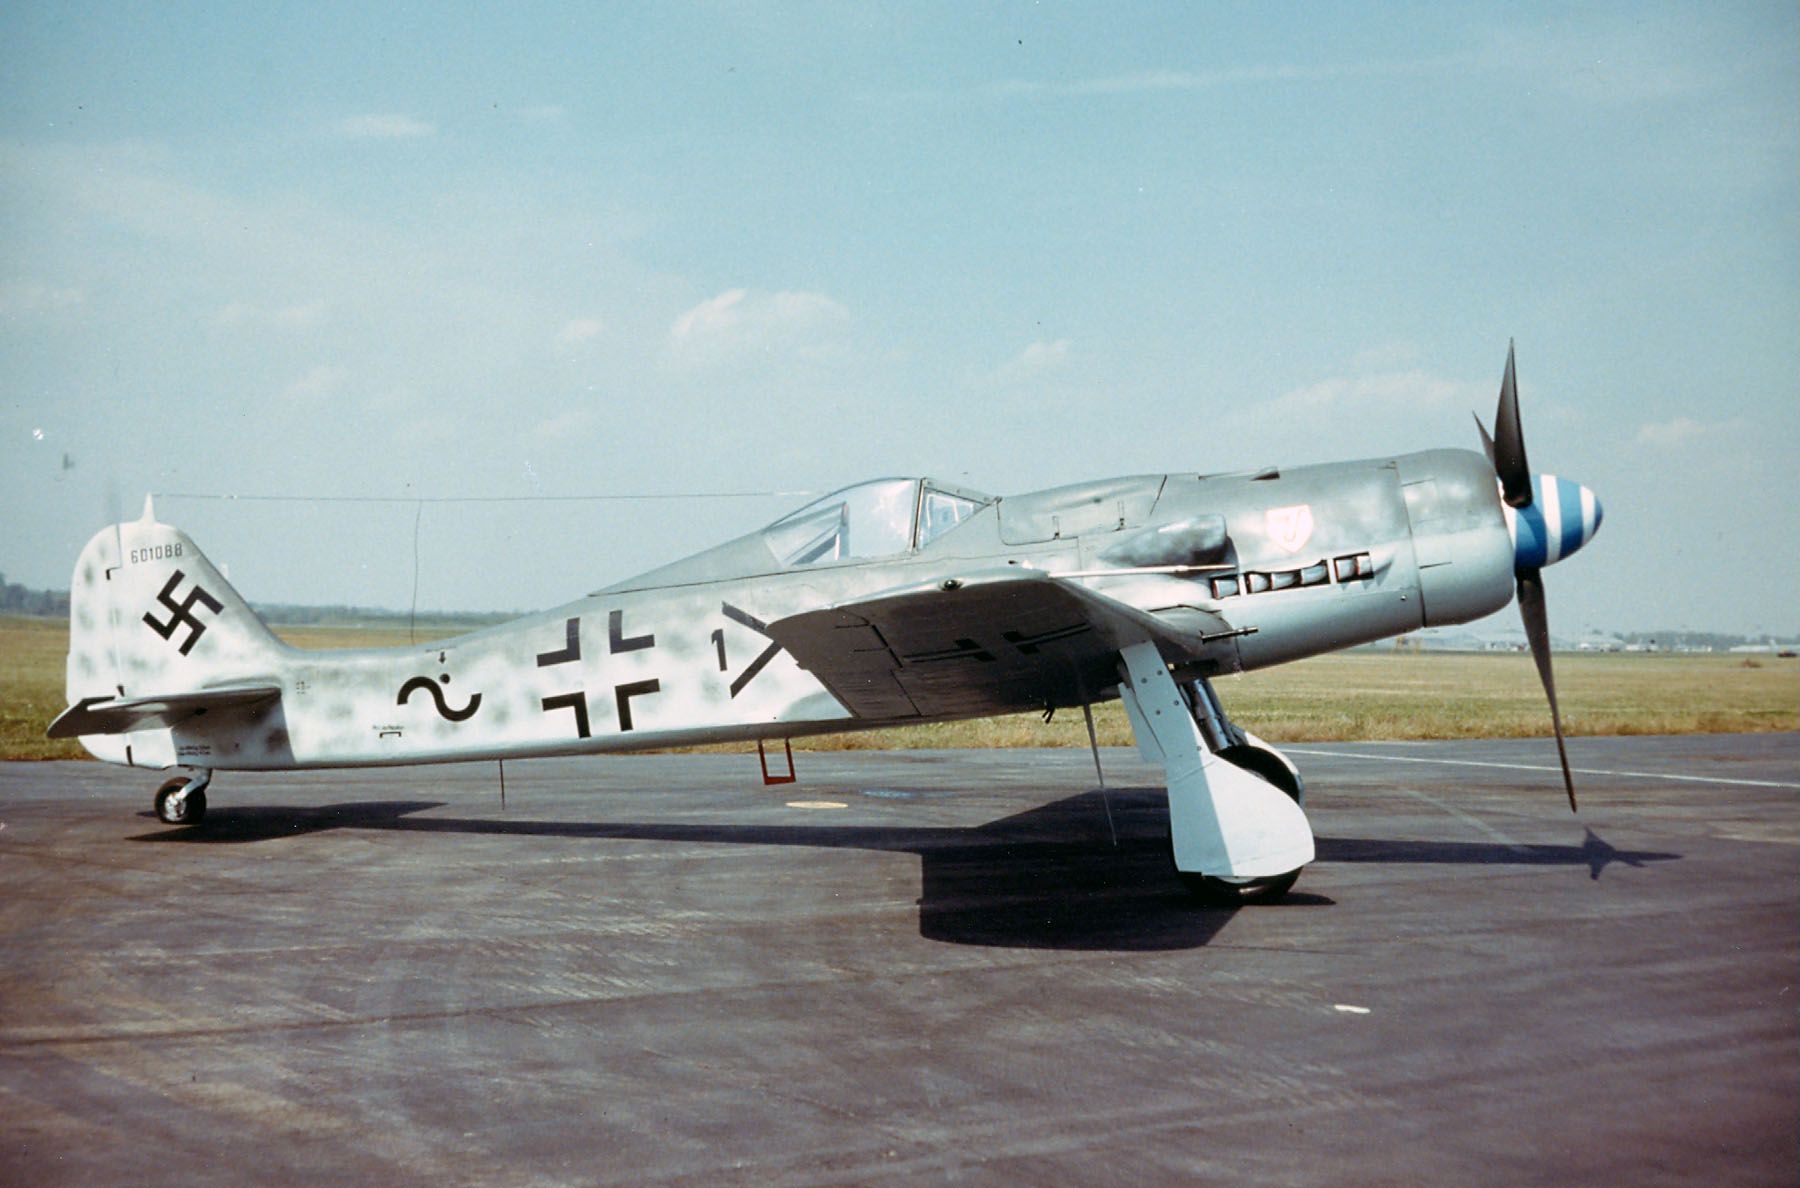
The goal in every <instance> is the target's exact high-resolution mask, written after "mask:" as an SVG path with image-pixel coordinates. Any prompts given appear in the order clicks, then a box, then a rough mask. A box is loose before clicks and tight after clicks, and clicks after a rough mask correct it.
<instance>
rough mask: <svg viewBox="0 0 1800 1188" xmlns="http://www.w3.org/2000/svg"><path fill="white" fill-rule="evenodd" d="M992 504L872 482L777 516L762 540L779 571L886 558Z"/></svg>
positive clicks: (906, 484)
mask: <svg viewBox="0 0 1800 1188" xmlns="http://www.w3.org/2000/svg"><path fill="white" fill-rule="evenodd" d="M993 501H994V500H993V497H992V496H989V495H983V494H981V493H980V492H978V491H970V490H966V489H958V488H952V487H948V486H946V485H944V484H942V483H936V482H933V481H932V480H930V479H922V478H884V479H872V480H870V481H869V482H866V483H858V484H856V485H855V486H853V487H845V488H844V489H843V490H841V491H834V492H832V493H831V494H830V495H826V496H825V497H823V498H821V499H815V500H813V502H811V503H809V504H807V505H806V506H805V507H803V508H801V509H800V510H799V511H796V512H793V513H792V514H790V515H786V516H783V517H782V518H781V519H779V520H776V521H775V522H774V523H773V524H770V525H769V526H768V527H767V528H765V529H764V530H763V540H764V541H765V542H766V543H767V544H768V546H769V550H770V551H771V552H773V553H774V554H775V556H776V558H777V559H779V560H780V562H781V564H783V565H784V566H801V565H821V564H824V563H826V562H829V561H847V560H850V559H852V558H858V559H867V558H871V557H891V556H895V555H897V554H900V553H906V552H910V551H912V550H913V549H922V548H924V547H925V546H926V545H928V544H930V543H931V542H932V541H934V540H936V539H937V538H938V537H940V536H942V535H943V534H944V533H946V532H948V531H950V529H952V528H954V527H956V526H957V525H958V524H960V523H962V522H963V521H964V520H966V519H968V518H969V517H970V516H972V515H974V514H975V513H976V512H978V511H980V510H981V509H982V508H983V507H986V506H987V505H988V504H990V503H992V502H993Z"/></svg>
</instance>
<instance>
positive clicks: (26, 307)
mask: <svg viewBox="0 0 1800 1188" xmlns="http://www.w3.org/2000/svg"><path fill="white" fill-rule="evenodd" d="M86 300H87V294H86V293H85V292H84V291H83V290H81V289H76V288H67V287H55V286H51V285H40V284H35V283H32V282H29V281H15V282H9V283H7V284H0V314H24V313H44V312H48V311H52V310H59V309H69V308H72V307H74V306H77V305H80V304H82V303H83V302H85V301H86Z"/></svg>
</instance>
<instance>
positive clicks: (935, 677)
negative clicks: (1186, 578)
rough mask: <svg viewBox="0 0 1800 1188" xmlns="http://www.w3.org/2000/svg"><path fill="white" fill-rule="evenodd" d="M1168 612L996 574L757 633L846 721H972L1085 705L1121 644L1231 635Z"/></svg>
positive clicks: (1181, 651)
mask: <svg viewBox="0 0 1800 1188" xmlns="http://www.w3.org/2000/svg"><path fill="white" fill-rule="evenodd" d="M1178 618H1179V621H1178V622H1177V621H1174V620H1171V619H1164V618H1159V617H1158V616H1156V615H1152V614H1149V613H1146V612H1144V611H1141V610H1139V609H1137V608H1136V607H1134V606H1130V605H1128V604H1126V603H1123V602H1120V601H1119V600H1118V599H1115V598H1109V597H1107V596H1106V595H1104V594H1099V593H1096V592H1094V591H1092V590H1089V589H1087V588H1086V587H1084V586H1082V585H1080V584H1078V583H1076V582H1074V581H1071V580H1069V579H1066V578H1058V577H1054V576H1052V575H1050V574H1046V573H1043V572H1041V571H1038V570H1030V569H1006V570H1001V571H989V572H985V573H980V574H972V575H969V576H967V577H962V578H951V579H949V580H938V581H933V582H929V583H923V584H920V585H916V586H905V587H900V588H897V589H894V590H889V591H885V592H883V593H880V594H876V595H874V596H872V597H869V598H864V599H858V600H856V601H853V602H846V603H842V604H839V605H837V606H831V607H826V608H825V609H822V610H816V611H807V612H805V613H802V614H798V615H790V616H789V617H787V618H785V619H778V620H776V621H775V622H773V623H771V624H769V627H768V632H769V635H770V637H771V638H773V639H774V640H775V641H776V642H778V643H780V644H781V646H782V647H784V648H786V649H787V650H788V652H789V653H790V654H792V655H793V657H794V658H795V660H797V661H798V662H799V664H800V666H801V667H802V668H805V669H807V670H808V671H810V672H811V673H812V674H813V676H815V677H817V678H818V680H819V681H820V683H821V684H823V685H824V686H825V687H826V688H827V689H829V690H830V691H831V693H832V695H833V696H835V697H836V698H837V699H838V700H839V701H841V702H843V703H844V705H845V706H846V707H847V708H849V710H850V712H851V713H853V714H855V715H856V716H857V717H858V718H878V719H906V718H914V717H926V718H936V717H974V716H980V715H984V714H995V713H1007V712H1012V711H1017V710H1026V709H1042V708H1044V707H1045V706H1047V705H1065V706H1066V705H1079V704H1081V703H1082V702H1084V701H1092V700H1097V699H1098V698H1099V696H1100V694H1101V692H1102V690H1107V689H1110V688H1111V687H1112V686H1114V685H1116V684H1118V681H1119V676H1118V653H1119V649H1120V648H1122V647H1125V646H1127V645H1129V644H1133V643H1144V642H1154V643H1156V644H1158V645H1159V648H1160V650H1161V651H1163V652H1164V653H1165V654H1166V655H1169V656H1170V657H1176V656H1197V655H1199V654H1200V653H1202V652H1203V651H1204V650H1205V648H1206V641H1207V639H1208V638H1209V637H1211V636H1213V635H1214V634H1217V635H1220V636H1230V635H1232V634H1233V632H1232V631H1231V628H1230V626H1229V625H1228V624H1227V623H1226V622H1225V620H1224V619H1221V618H1219V617H1218V616H1217V615H1214V614H1211V613H1208V612H1205V611H1199V610H1195V609H1193V608H1183V609H1182V611H1181V613H1180V615H1179V616H1178Z"/></svg>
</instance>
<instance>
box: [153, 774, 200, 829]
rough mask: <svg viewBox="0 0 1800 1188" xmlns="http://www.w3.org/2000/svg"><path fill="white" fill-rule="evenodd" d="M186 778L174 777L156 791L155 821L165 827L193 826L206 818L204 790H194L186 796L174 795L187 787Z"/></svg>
mask: <svg viewBox="0 0 1800 1188" xmlns="http://www.w3.org/2000/svg"><path fill="white" fill-rule="evenodd" d="M187 785H188V778H187V777H186V776H176V777H175V778H174V779H172V780H169V781H168V782H166V783H164V784H163V786H162V787H160V788H158V789H157V790H156V819H157V820H159V821H161V822H162V823H163V824H165V825H193V824H195V823H197V822H198V821H199V820H200V818H202V817H204V816H206V790H205V789H204V788H196V789H194V791H192V792H189V793H188V794H187V795H186V796H180V797H178V796H177V795H176V793H178V792H180V791H181V790H182V789H183V788H185V787H187Z"/></svg>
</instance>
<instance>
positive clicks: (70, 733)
mask: <svg viewBox="0 0 1800 1188" xmlns="http://www.w3.org/2000/svg"><path fill="white" fill-rule="evenodd" d="M280 696H281V686H280V685H267V684H254V685H252V684H241V685H221V686H218V687H216V688H212V689H200V690H196V691H194V692H190V693H165V694H157V695H153V696H149V697H84V698H82V699H81V700H80V701H79V702H77V703H76V704H74V705H72V706H70V707H69V708H68V709H66V710H64V711H63V712H62V713H60V714H58V715H57V716H56V720H55V721H54V722H52V723H50V729H49V731H47V735H48V737H50V738H79V737H80V736H82V735H84V734H129V733H131V732H132V731H134V730H153V729H156V728H158V727H166V726H173V725H175V724H176V723H178V722H183V721H186V720H187V719H188V718H192V717H194V716H195V715H196V714H202V713H205V712H206V711H207V710H212V709H228V708H236V707H242V706H251V705H258V704H260V703H262V702H265V701H270V700H273V699H274V698H277V697H280Z"/></svg>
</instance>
